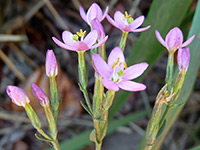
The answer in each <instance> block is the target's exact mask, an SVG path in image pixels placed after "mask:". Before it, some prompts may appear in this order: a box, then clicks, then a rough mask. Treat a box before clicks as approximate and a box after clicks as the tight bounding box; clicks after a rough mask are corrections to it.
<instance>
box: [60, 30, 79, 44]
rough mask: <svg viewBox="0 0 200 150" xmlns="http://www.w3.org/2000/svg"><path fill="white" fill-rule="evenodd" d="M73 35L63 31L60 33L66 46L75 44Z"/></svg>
mask: <svg viewBox="0 0 200 150" xmlns="http://www.w3.org/2000/svg"><path fill="white" fill-rule="evenodd" d="M73 36H74V35H73V34H72V33H71V32H69V31H64V32H63V33H62V39H63V41H64V43H65V44H67V45H73V44H74V43H76V41H75V40H73Z"/></svg>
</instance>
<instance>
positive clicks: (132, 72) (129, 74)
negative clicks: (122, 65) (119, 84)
mask: <svg viewBox="0 0 200 150" xmlns="http://www.w3.org/2000/svg"><path fill="white" fill-rule="evenodd" d="M148 66H149V65H148V64H147V63H139V64H135V65H132V66H130V67H128V68H127V69H125V70H124V75H123V76H122V78H123V79H125V80H132V79H135V78H137V77H139V76H140V75H142V74H143V73H144V71H145V70H146V69H147V67H148Z"/></svg>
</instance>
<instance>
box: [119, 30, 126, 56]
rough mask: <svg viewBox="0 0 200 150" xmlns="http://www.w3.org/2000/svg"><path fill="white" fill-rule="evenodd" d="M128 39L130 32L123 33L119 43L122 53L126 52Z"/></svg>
mask: <svg viewBox="0 0 200 150" xmlns="http://www.w3.org/2000/svg"><path fill="white" fill-rule="evenodd" d="M127 37H128V32H126V31H122V37H121V40H120V43H119V47H120V48H121V49H122V51H123V52H124V49H125V46H126V40H127Z"/></svg>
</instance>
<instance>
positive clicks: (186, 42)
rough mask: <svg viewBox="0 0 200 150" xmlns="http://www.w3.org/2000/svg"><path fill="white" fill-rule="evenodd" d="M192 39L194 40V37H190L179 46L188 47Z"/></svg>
mask: <svg viewBox="0 0 200 150" xmlns="http://www.w3.org/2000/svg"><path fill="white" fill-rule="evenodd" d="M194 38H195V35H193V36H191V37H190V38H189V39H188V40H187V41H185V42H184V43H183V44H182V45H181V47H185V46H187V45H189V44H190V43H191V42H192V41H193V39H194Z"/></svg>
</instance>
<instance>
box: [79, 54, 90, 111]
mask: <svg viewBox="0 0 200 150" xmlns="http://www.w3.org/2000/svg"><path fill="white" fill-rule="evenodd" d="M77 53H78V73H79V82H80V89H81V91H82V92H83V94H84V97H85V100H86V103H87V106H88V108H89V110H90V112H91V113H93V110H92V106H91V103H90V99H89V96H88V92H87V84H88V78H87V71H86V65H85V55H84V53H85V51H77Z"/></svg>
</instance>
